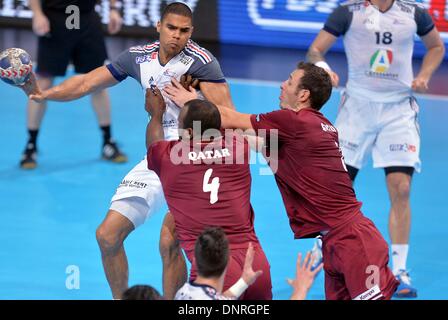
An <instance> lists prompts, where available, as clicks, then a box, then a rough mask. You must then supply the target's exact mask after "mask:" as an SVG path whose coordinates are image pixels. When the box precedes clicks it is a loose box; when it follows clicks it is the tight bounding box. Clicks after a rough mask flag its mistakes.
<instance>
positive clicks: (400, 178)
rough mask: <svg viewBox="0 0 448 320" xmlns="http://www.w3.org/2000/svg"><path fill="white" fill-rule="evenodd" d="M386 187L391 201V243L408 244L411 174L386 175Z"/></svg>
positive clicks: (395, 173)
mask: <svg viewBox="0 0 448 320" xmlns="http://www.w3.org/2000/svg"><path fill="white" fill-rule="evenodd" d="M386 180H387V189H388V191H389V198H390V202H391V208H390V216H389V233H390V238H391V241H392V243H393V244H408V243H409V233H410V228H411V206H410V203H409V196H410V191H411V176H410V175H408V174H405V173H401V172H394V173H390V174H388V175H387V178H386Z"/></svg>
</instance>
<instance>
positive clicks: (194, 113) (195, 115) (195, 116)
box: [183, 99, 221, 135]
mask: <svg viewBox="0 0 448 320" xmlns="http://www.w3.org/2000/svg"><path fill="white" fill-rule="evenodd" d="M184 108H188V109H187V112H186V113H185V117H184V119H183V129H188V128H193V122H194V121H200V122H201V132H200V134H201V135H203V134H204V132H205V131H206V130H208V129H216V130H220V129H221V115H220V113H219V110H218V108H217V107H216V106H215V105H214V104H213V103H212V102H210V101H207V100H201V99H193V100H190V101H188V102H187V103H186V104H185V105H184ZM195 134H199V132H195Z"/></svg>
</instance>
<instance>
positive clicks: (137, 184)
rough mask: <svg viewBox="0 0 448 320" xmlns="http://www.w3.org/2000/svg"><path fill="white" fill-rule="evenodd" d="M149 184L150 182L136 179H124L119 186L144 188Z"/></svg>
mask: <svg viewBox="0 0 448 320" xmlns="http://www.w3.org/2000/svg"><path fill="white" fill-rule="evenodd" d="M147 186H148V184H147V183H144V182H139V181H135V180H123V181H121V183H120V185H119V186H118V188H123V187H129V188H137V189H144V188H146V187H147Z"/></svg>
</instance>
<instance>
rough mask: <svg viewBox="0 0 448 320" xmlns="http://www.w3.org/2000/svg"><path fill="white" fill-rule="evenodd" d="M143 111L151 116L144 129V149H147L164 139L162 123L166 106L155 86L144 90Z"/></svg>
mask: <svg viewBox="0 0 448 320" xmlns="http://www.w3.org/2000/svg"><path fill="white" fill-rule="evenodd" d="M145 109H146V111H147V112H148V114H149V115H150V116H151V120H150V121H149V123H148V126H147V127H146V148H147V149H149V146H150V145H152V144H153V143H155V142H158V141H161V140H164V139H165V136H164V133H163V126H162V121H163V114H164V113H165V109H166V105H165V101H164V100H163V96H162V93H161V92H160V90H159V89H158V88H157V87H155V86H154V87H151V88H150V89H146V97H145Z"/></svg>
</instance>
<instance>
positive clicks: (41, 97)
mask: <svg viewBox="0 0 448 320" xmlns="http://www.w3.org/2000/svg"><path fill="white" fill-rule="evenodd" d="M18 87H19V88H20V89H22V90H23V92H25V94H26V95H27V96H28V98H30V99H31V100H34V101H35V102H43V101H45V99H46V95H45V94H44V92H42V90H41V89H40V87H39V85H38V84H37V80H36V75H35V74H34V72H31V74H30V77H29V78H28V80H27V81H26V82H25V83H24V84H23V85H20V86H18Z"/></svg>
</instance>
